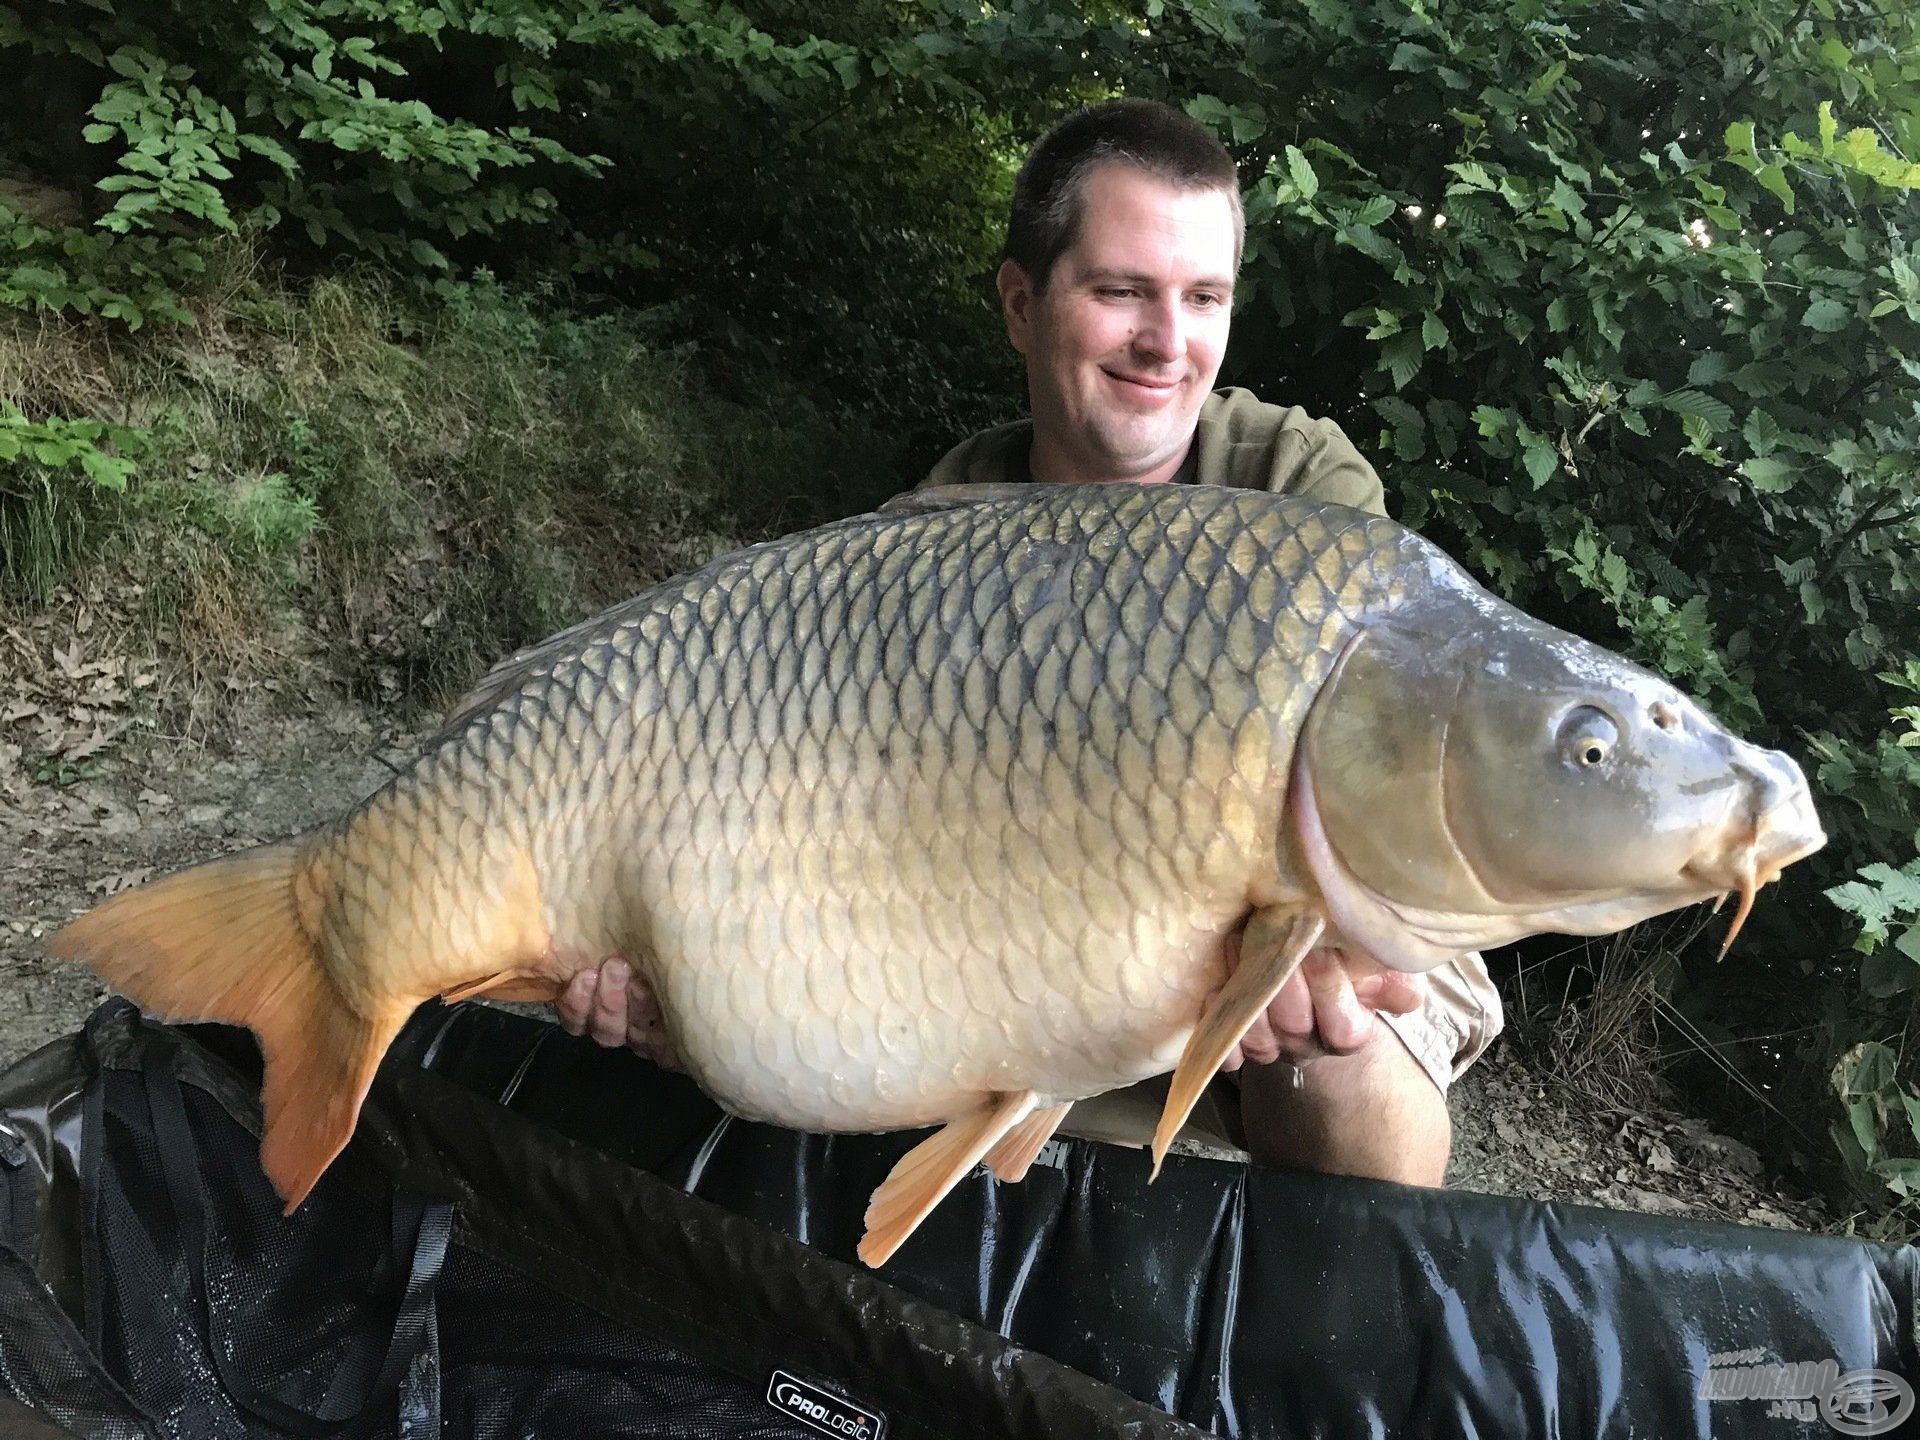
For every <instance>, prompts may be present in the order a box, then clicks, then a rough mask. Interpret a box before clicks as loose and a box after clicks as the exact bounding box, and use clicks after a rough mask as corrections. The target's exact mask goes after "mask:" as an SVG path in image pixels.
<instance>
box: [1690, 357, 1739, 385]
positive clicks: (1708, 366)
mask: <svg viewBox="0 0 1920 1440" xmlns="http://www.w3.org/2000/svg"><path fill="white" fill-rule="evenodd" d="M1732 368H1733V365H1732V362H1731V361H1729V360H1728V359H1727V357H1726V356H1725V355H1723V354H1721V353H1720V352H1719V351H1717V350H1709V351H1707V352H1706V353H1704V354H1702V355H1697V356H1695V357H1694V361H1693V364H1691V365H1689V366H1688V367H1687V383H1688V384H1689V385H1712V384H1714V383H1716V382H1717V381H1720V380H1724V379H1726V378H1727V372H1728V371H1730V370H1731V369H1732Z"/></svg>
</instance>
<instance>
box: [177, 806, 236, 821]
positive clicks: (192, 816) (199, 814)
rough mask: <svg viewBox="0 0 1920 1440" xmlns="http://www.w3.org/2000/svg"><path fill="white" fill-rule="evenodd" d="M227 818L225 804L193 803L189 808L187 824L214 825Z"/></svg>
mask: <svg viewBox="0 0 1920 1440" xmlns="http://www.w3.org/2000/svg"><path fill="white" fill-rule="evenodd" d="M226 818H227V807H226V806H224V805H207V804H203V805H192V806H189V807H188V808H187V824H189V825H214V824H217V823H218V822H220V821H222V820H224V819H226Z"/></svg>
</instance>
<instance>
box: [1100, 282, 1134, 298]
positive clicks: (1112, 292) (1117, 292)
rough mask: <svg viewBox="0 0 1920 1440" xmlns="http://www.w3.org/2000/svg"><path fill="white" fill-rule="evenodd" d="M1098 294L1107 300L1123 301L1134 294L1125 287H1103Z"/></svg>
mask: <svg viewBox="0 0 1920 1440" xmlns="http://www.w3.org/2000/svg"><path fill="white" fill-rule="evenodd" d="M1100 293H1101V295H1103V296H1104V297H1105V298H1107V299H1109V300H1125V299H1128V298H1129V297H1131V296H1132V294H1133V293H1134V292H1133V291H1132V290H1131V289H1129V288H1128V287H1127V286H1125V285H1103V286H1102V287H1101V288H1100Z"/></svg>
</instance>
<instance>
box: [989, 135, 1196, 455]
mask: <svg viewBox="0 0 1920 1440" xmlns="http://www.w3.org/2000/svg"><path fill="white" fill-rule="evenodd" d="M1233 274H1234V223H1233V206H1232V202H1231V200H1230V199H1229V198H1228V195H1227V193H1226V192H1225V191H1224V190H1182V189H1179V188H1177V187H1175V186H1173V185H1170V184H1168V183H1167V182H1166V181H1164V180H1161V179H1159V178H1157V177H1155V176H1152V175H1148V174H1146V173H1145V172H1144V171H1141V170H1137V169H1135V168H1134V167H1132V166H1130V165H1126V164H1123V163H1114V164H1108V165H1102V166H1101V167H1100V168H1099V169H1097V170H1095V171H1094V172H1093V173H1092V174H1091V175H1090V176H1088V178H1087V182H1086V189H1085V194H1084V209H1083V211H1082V216H1081V225H1080V233H1079V236H1078V238H1077V239H1076V240H1075V241H1074V243H1073V245H1072V246H1071V247H1070V248H1069V249H1068V250H1067V251H1066V252H1065V253H1064V254H1062V255H1061V256H1060V258H1059V260H1058V261H1057V262H1056V263H1055V265H1054V268H1053V273H1052V275H1051V277H1050V278H1049V281H1048V284H1047V288H1046V291H1045V292H1044V293H1036V292H1035V291H1034V290H1033V287H1032V285H1031V284H1030V283H1029V282H1028V280H1027V276H1026V272H1025V271H1024V270H1022V269H1021V268H1020V266H1018V265H1017V264H1015V263H1014V262H1013V261H1011V260H1009V261H1008V262H1007V263H1006V264H1004V265H1003V266H1001V268H1000V277H999V284H1000V298H1001V302H1002V305H1003V308H1004V309H1005V312H1006V318H1007V335H1008V337H1009V338H1010V339H1011V340H1012V341H1013V344H1014V347H1015V348H1016V349H1018V350H1019V351H1020V353H1021V354H1023V355H1025V356H1026V357H1027V379H1028V388H1029V390H1030V392H1031V395H1032V404H1033V419H1034V464H1035V469H1036V477H1035V478H1045V479H1072V480H1131V479H1142V478H1151V479H1164V478H1167V476H1169V475H1171V474H1172V472H1173V470H1174V469H1177V468H1178V465H1179V462H1180V460H1181V459H1182V457H1184V456H1185V454H1186V450H1187V445H1188V443H1189V441H1190V440H1191V439H1192V436H1193V431H1194V426H1195V424H1196V422H1197V421H1198V418H1199V414H1200V406H1201V403H1202V402H1203V401H1204V400H1205V399H1206V398H1207V395H1208V393H1209V392H1210V391H1211V390H1212V389H1213V382H1214V377H1215V376H1217V375H1218V374H1219V373H1220V360H1221V357H1222V356H1223V355H1225V353H1226V348H1227V327H1228V323H1229V321H1230V319H1231V312H1232V308H1233V307H1232V301H1233ZM1041 470H1048V471H1051V472H1052V473H1049V474H1045V475H1042V474H1040V473H1038V472H1039V471H1041ZM1162 471H1164V472H1165V473H1164V474H1161V473H1155V472H1162Z"/></svg>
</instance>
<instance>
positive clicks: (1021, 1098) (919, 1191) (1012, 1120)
mask: <svg viewBox="0 0 1920 1440" xmlns="http://www.w3.org/2000/svg"><path fill="white" fill-rule="evenodd" d="M1038 1103H1039V1097H1038V1096H1037V1095H1035V1094H1034V1093H1033V1091H1031V1090H1017V1091H1013V1092H1011V1093H1008V1094H1004V1095H994V1096H991V1097H989V1098H988V1100H987V1101H986V1103H985V1104H983V1105H981V1106H980V1107H979V1108H978V1109H976V1110H971V1111H969V1112H967V1113H966V1114H965V1115H962V1116H961V1117H960V1118H959V1119H957V1120H951V1121H949V1122H948V1123H947V1124H946V1125H945V1126H944V1127H943V1128H942V1129H941V1130H940V1132H939V1133H938V1134H935V1135H932V1136H929V1137H928V1138H927V1139H925V1140H922V1141H921V1142H920V1143H919V1144H918V1145H916V1146H914V1147H913V1149H911V1150H909V1151H908V1152H907V1153H906V1154H905V1155H904V1156H902V1157H901V1159H900V1163H899V1164H897V1165H895V1166H894V1167H893V1173H891V1174H890V1175H888V1176H887V1178H886V1179H885V1180H884V1181H882V1182H881V1185H880V1188H879V1189H878V1190H876V1191H874V1192H873V1198H872V1199H871V1200H869V1201H868V1202H867V1217H866V1220H867V1233H866V1234H865V1235H863V1236H861V1237H860V1258H861V1259H862V1260H864V1261H865V1262H866V1263H867V1264H869V1265H882V1264H885V1263H886V1260H887V1257H888V1256H890V1255H892V1254H893V1252H894V1251H896V1250H898V1249H899V1248H900V1245H901V1242H903V1241H904V1240H905V1239H906V1238H907V1237H908V1236H909V1235H911V1234H912V1233H913V1232H914V1230H915V1229H917V1228H918V1227H919V1224H920V1222H921V1221H922V1220H924V1219H926V1218H927V1216H929V1215H931V1214H932V1213H933V1207H934V1206H936V1205H938V1204H939V1203H940V1202H941V1201H942V1200H944V1199H945V1198H946V1196H947V1192H948V1191H950V1190H951V1189H953V1187H954V1186H955V1185H958V1184H959V1183H960V1181H961V1179H962V1178H963V1177H964V1176H965V1175H966V1173H967V1172H968V1171H969V1170H971V1169H973V1167H974V1166H976V1165H978V1164H979V1163H980V1162H981V1161H982V1160H983V1159H985V1158H986V1155H987V1152H988V1151H990V1150H992V1149H993V1148H994V1147H995V1146H996V1145H998V1144H999V1143H1000V1141H1001V1140H1002V1138H1003V1137H1005V1136H1006V1135H1007V1132H1009V1131H1010V1130H1012V1129H1013V1128H1014V1127H1015V1126H1017V1125H1019V1123H1020V1122H1021V1121H1022V1120H1024V1119H1026V1118H1027V1116H1028V1115H1029V1114H1030V1113H1031V1112H1032V1110H1033V1107H1034V1106H1035V1105H1036V1104H1038ZM1054 1123H1055V1124H1058V1123H1059V1122H1058V1121H1057V1120H1056V1121H1055V1122H1054ZM1045 1138H1046V1137H1045V1136H1042V1137H1041V1139H1042V1140H1044V1139H1045ZM1033 1148H1034V1149H1035V1150H1036V1151H1037V1150H1038V1149H1039V1148H1040V1146H1039V1144H1038V1143H1036V1144H1035V1145H1034V1147H1033Z"/></svg>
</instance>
